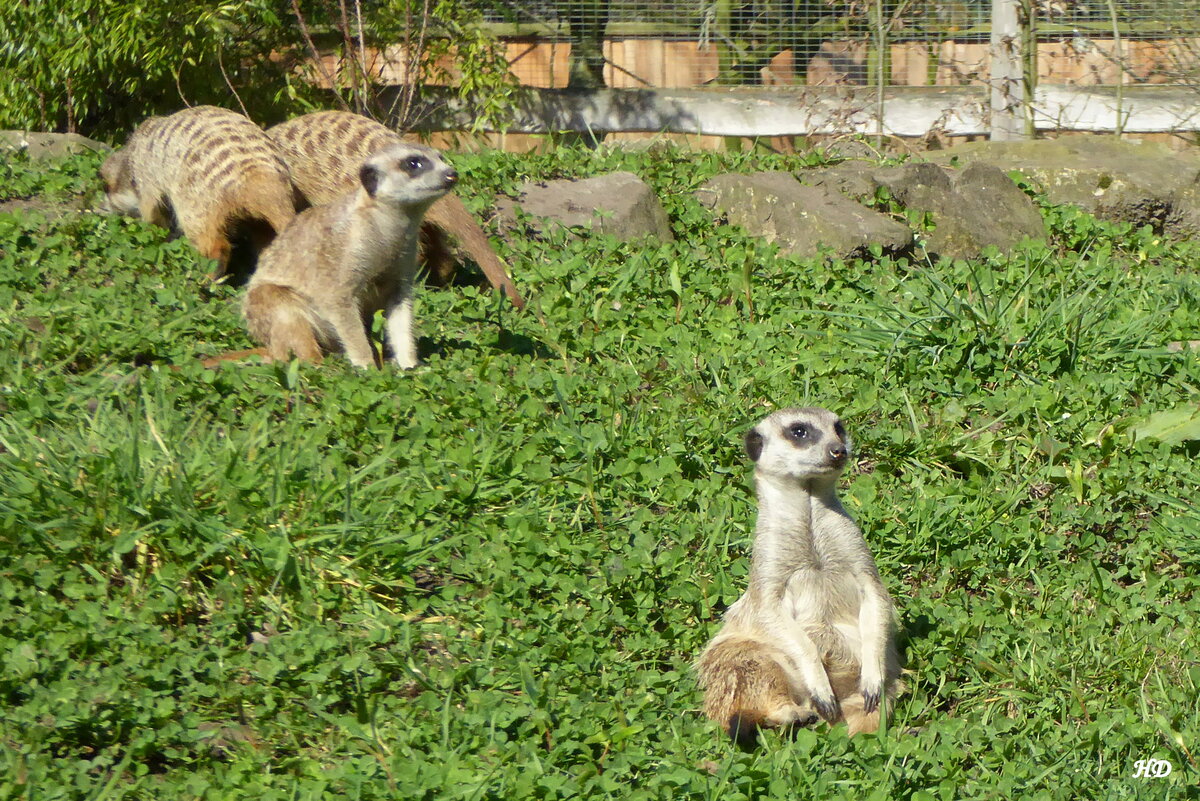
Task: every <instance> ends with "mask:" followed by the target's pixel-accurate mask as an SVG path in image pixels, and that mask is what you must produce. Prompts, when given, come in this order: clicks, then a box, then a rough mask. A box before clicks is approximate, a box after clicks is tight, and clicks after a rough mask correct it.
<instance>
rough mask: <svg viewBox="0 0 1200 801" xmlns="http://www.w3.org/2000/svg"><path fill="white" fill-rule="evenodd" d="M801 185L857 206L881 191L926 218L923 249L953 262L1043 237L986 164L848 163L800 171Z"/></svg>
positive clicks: (1037, 220) (1037, 219) (1034, 213)
mask: <svg viewBox="0 0 1200 801" xmlns="http://www.w3.org/2000/svg"><path fill="white" fill-rule="evenodd" d="M800 180H802V181H804V183H806V184H811V185H813V186H820V187H826V188H829V189H836V190H837V191H839V192H841V193H843V194H845V195H847V196H849V197H852V198H854V199H856V200H861V201H869V200H871V199H874V198H877V197H879V196H880V192H879V190H881V189H886V190H887V193H886V195H887V196H888V197H890V198H892V199H893V200H895V201H896V202H898V203H899V204H900V205H902V206H903V207H904V208H906V209H911V210H913V211H919V212H924V213H926V214H928V215H929V216H930V219H931V222H932V223H933V226H934V230H933V231H932V232H931V233H930V234H929V235H928V236H927V237H926V241H925V249H926V250H927V251H928V252H929V253H931V254H936V255H940V256H947V257H949V258H952V259H967V258H973V257H975V256H978V255H979V254H980V252H982V251H983V249H984V248H986V247H988V246H995V247H997V248H1000V249H1001V250H1010V249H1012V248H1013V247H1014V246H1016V245H1017V244H1019V243H1020V242H1021V241H1022V240H1024V239H1026V238H1042V237H1045V235H1046V229H1045V223H1044V221H1043V220H1042V215H1041V213H1040V212H1039V211H1038V209H1037V207H1036V206H1035V205H1034V204H1033V201H1032V200H1030V199H1029V197H1028V196H1027V195H1026V194H1025V193H1024V192H1022V191H1021V189H1020V188H1019V187H1018V186H1017V185H1016V184H1015V183H1013V181H1012V180H1011V179H1010V178H1009V177H1008V176H1007V175H1006V174H1005V173H1004V172H1003V171H1001V170H1000V169H998V168H996V167H993V166H990V165H986V164H972V165H971V166H969V167H967V168H966V169H963V170H953V169H946V168H944V167H940V166H938V165H936V164H928V163H909V164H902V165H900V166H898V167H880V166H879V165H876V164H871V163H869V162H865V161H847V162H843V163H842V164H837V165H834V166H832V167H819V168H815V169H811V170H805V171H804V172H802V173H800Z"/></svg>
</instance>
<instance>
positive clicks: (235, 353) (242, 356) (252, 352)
mask: <svg viewBox="0 0 1200 801" xmlns="http://www.w3.org/2000/svg"><path fill="white" fill-rule="evenodd" d="M252 356H258V357H259V358H261V359H262V360H263V361H265V362H269V361H273V360H272V359H271V354H269V353H267V349H266V348H247V349H246V350H231V351H229V352H228V353H222V354H220V355H218V356H209V357H208V358H207V359H203V360H201V362H200V363H201V364H202V365H204V366H205V367H208V368H210V369H211V368H214V367H216V366H217V365H219V364H221V363H222V362H240V361H245V360H246V359H249V358H250V357H252Z"/></svg>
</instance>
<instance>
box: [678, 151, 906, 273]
mask: <svg viewBox="0 0 1200 801" xmlns="http://www.w3.org/2000/svg"><path fill="white" fill-rule="evenodd" d="M696 197H697V199H699V201H700V202H701V203H702V204H703V205H705V206H706V207H708V208H710V209H712V210H713V211H714V212H716V213H717V214H718V215H720V216H721V217H724V218H725V219H726V220H728V221H729V222H730V223H732V224H734V225H738V226H741V227H742V228H744V229H746V231H747V233H750V234H752V235H755V236H762V237H765V238H766V239H768V240H770V241H772V242H776V243H777V244H778V245H779V246H780V249H781V250H783V251H784V252H785V253H790V254H792V255H796V256H800V257H812V256H817V255H820V254H821V253H822V251H823V250H824V249H828V250H830V251H832V252H833V254H835V255H837V256H840V257H842V258H852V257H855V256H864V255H866V254H867V252H868V248H870V246H871V245H873V244H877V245H879V246H880V247H882V248H883V250H884V251H886V252H889V253H898V252H902V251H904V250H907V249H908V248H909V247H910V246H911V245H912V241H913V235H912V231H910V230H908V226H906V225H903V224H902V223H899V222H897V221H896V220H893V219H891V218H890V217H886V216H884V215H883V214H879V213H878V212H875V211H872V210H871V209H868V208H867V207H865V206H863V205H862V204H860V203H856V202H854V201H853V200H851V199H850V198H848V197H846V196H845V195H843V194H842V193H840V192H838V191H837V190H835V189H830V188H827V187H814V186H805V185H803V184H801V183H800V182H799V181H797V180H796V178H795V177H794V176H793V175H792V174H791V173H787V172H763V173H756V174H752V175H735V174H725V175H718V176H716V177H715V178H713V179H711V180H710V181H708V182H707V183H706V184H704V186H702V187H701V188H700V189H699V190H698V191H697V192H696Z"/></svg>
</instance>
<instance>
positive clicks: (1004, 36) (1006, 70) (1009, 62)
mask: <svg viewBox="0 0 1200 801" xmlns="http://www.w3.org/2000/svg"><path fill="white" fill-rule="evenodd" d="M1020 8H1021V0H992V40H991V48H990V50H989V56H990V58H991V73H990V74H991V78H990V80H989V82H990V84H991V111H992V131H991V138H992V139H993V140H996V141H1003V140H1011V139H1024V138H1025V133H1024V131H1025V125H1024V121H1025V117H1026V115H1027V109H1026V108H1025V103H1024V100H1025V97H1024V95H1025V74H1024V73H1025V59H1024V58H1023V57H1022V55H1023V54H1022V52H1021V51H1022V49H1023V46H1024V39H1023V37H1022V36H1021V24H1020Z"/></svg>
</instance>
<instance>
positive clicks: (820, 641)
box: [783, 570, 862, 654]
mask: <svg viewBox="0 0 1200 801" xmlns="http://www.w3.org/2000/svg"><path fill="white" fill-rule="evenodd" d="M861 599H862V594H861V592H860V589H859V586H858V583H857V582H855V581H854V579H853V577H851V576H849V575H847V574H846V573H842V572H833V571H828V570H802V571H797V572H796V573H795V574H793V576H792V577H791V579H790V580H789V581H788V584H787V589H786V591H785V592H784V598H783V602H784V608H785V609H786V610H787V611H788V612H789V613H790V617H791V619H792V621H793V622H794V623H795V625H797V626H799V627H800V628H802V629H803V630H804V631H805V633H807V634H808V636H809V637H811V638H812V639H813V641H814V642H815V643H816V644H817V646H818V647H819V648H820V649H821V650H822V651H824V652H825V653H826V654H857V653H859V652H860V651H861V648H862V639H861V636H860V633H859V626H858V613H859V607H860V605H861V602H862V600H861Z"/></svg>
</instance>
